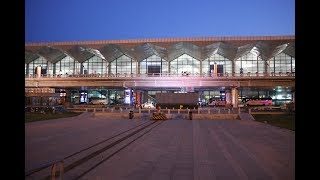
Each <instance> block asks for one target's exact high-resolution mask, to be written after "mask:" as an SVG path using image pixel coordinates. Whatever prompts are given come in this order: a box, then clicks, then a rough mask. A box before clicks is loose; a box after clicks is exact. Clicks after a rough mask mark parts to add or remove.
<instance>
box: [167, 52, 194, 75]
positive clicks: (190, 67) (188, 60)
mask: <svg viewBox="0 0 320 180" xmlns="http://www.w3.org/2000/svg"><path fill="white" fill-rule="evenodd" d="M184 72H186V73H188V74H191V75H196V74H200V61H199V60H197V59H195V58H193V57H191V56H189V55H187V54H183V55H182V56H180V57H178V58H176V59H174V60H173V61H171V62H170V74H176V75H180V74H183V73H184Z"/></svg>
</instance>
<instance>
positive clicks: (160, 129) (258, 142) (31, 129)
mask: <svg viewBox="0 0 320 180" xmlns="http://www.w3.org/2000/svg"><path fill="white" fill-rule="evenodd" d="M144 121H149V120H148V119H142V120H139V119H125V118H110V117H109V118H108V117H94V116H93V113H90V112H88V113H83V114H81V115H79V116H77V117H70V118H61V119H55V120H48V121H39V122H33V123H27V124H26V125H25V168H26V171H28V170H30V169H33V168H36V167H38V166H40V165H42V164H45V163H48V162H50V161H53V160H56V159H60V158H63V157H65V156H67V155H70V154H72V153H74V152H77V151H79V150H81V149H83V148H86V147H88V146H90V145H93V144H95V143H97V142H100V141H102V140H104V139H107V138H108V137H111V136H113V135H115V134H117V133H119V132H122V131H124V130H126V129H129V128H130V127H133V126H136V125H138V124H141V123H142V122H144ZM81 179H95V180H96V179H101V180H103V179H112V180H214V179H226V180H229V179H231V180H235V179H253V180H256V179H259V180H269V179H279V180H293V179H295V132H294V131H290V130H286V129H282V128H278V127H274V126H271V125H269V124H264V123H259V122H256V121H253V120H182V119H180V120H167V121H164V122H163V123H162V124H161V125H159V126H157V127H156V128H155V129H153V130H152V131H151V132H150V133H148V134H146V135H145V136H143V137H142V138H140V139H138V140H137V141H135V142H134V143H132V144H131V145H130V146H128V147H127V148H126V149H124V150H122V151H120V152H119V153H118V154H116V155H115V156H113V157H112V158H110V159H108V160H107V161H105V162H104V163H102V164H101V165H99V166H98V167H96V168H95V169H93V170H92V171H90V172H89V173H87V174H86V175H85V176H83V177H82V178H81Z"/></svg>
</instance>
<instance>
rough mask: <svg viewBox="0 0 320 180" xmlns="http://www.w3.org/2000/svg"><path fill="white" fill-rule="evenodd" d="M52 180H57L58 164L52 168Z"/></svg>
mask: <svg viewBox="0 0 320 180" xmlns="http://www.w3.org/2000/svg"><path fill="white" fill-rule="evenodd" d="M51 179H52V180H53V179H56V163H54V164H53V165H52V167H51Z"/></svg>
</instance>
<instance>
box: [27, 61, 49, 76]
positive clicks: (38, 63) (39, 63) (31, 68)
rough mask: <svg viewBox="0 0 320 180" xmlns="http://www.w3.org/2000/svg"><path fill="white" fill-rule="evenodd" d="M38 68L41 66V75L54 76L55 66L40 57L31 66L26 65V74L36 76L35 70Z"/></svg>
mask: <svg viewBox="0 0 320 180" xmlns="http://www.w3.org/2000/svg"><path fill="white" fill-rule="evenodd" d="M38 66H41V69H42V73H41V74H53V64H52V63H50V62H49V61H47V60H46V59H45V58H43V57H39V58H38V59H36V60H34V61H32V62H30V63H29V64H25V74H36V72H35V70H36V67H38Z"/></svg>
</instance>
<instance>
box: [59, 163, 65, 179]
mask: <svg viewBox="0 0 320 180" xmlns="http://www.w3.org/2000/svg"><path fill="white" fill-rule="evenodd" d="M63 172H64V167H63V161H60V173H59V179H60V180H62V176H63Z"/></svg>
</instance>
